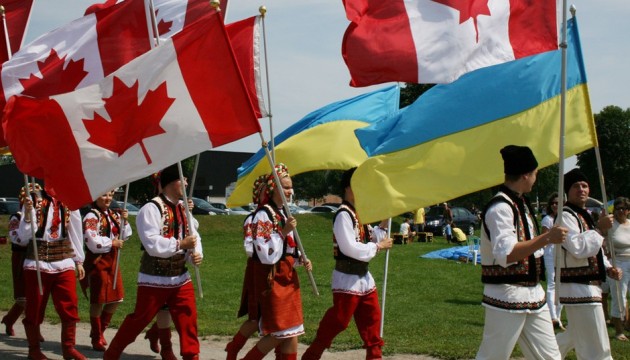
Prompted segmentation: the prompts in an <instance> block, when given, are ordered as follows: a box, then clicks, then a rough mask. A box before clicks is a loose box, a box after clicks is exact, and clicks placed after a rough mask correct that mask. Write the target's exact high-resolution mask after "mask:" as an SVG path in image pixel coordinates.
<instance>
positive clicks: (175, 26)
mask: <svg viewBox="0 0 630 360" xmlns="http://www.w3.org/2000/svg"><path fill="white" fill-rule="evenodd" d="M227 4H228V1H227V0H222V1H221V6H220V8H221V10H222V12H223V14H224V13H225V10H226V9H227ZM154 5H155V17H156V22H157V29H158V33H159V35H160V39H161V40H164V39H168V38H169V37H171V36H173V35H174V34H177V33H178V32H180V31H181V30H182V29H183V28H184V27H185V26H186V24H192V23H194V22H195V21H197V20H198V19H199V18H200V17H201V16H204V14H207V13H208V12H211V11H214V8H213V7H212V6H210V2H209V1H208V0H187V1H182V0H154ZM260 26H261V17H260V16H253V17H250V18H247V19H244V20H241V21H237V22H234V23H231V24H228V25H226V29H227V31H228V35H229V37H230V42H231V43H232V49H233V50H234V55H235V56H236V60H237V61H238V64H239V67H240V68H241V72H242V73H243V80H245V84H246V85H247V90H248V92H249V94H250V96H251V100H252V103H253V105H254V109H255V111H256V116H257V117H258V118H262V117H266V116H268V115H269V114H268V112H267V109H266V107H265V100H264V97H263V90H262V84H261V78H262V76H261V73H260V71H261V68H260V45H261V43H262V42H261V34H260Z"/></svg>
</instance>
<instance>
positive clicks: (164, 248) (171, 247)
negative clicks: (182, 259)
mask: <svg viewBox="0 0 630 360" xmlns="http://www.w3.org/2000/svg"><path fill="white" fill-rule="evenodd" d="M162 227H163V224H162V214H161V212H160V209H158V207H157V206H156V205H155V204H153V203H148V204H146V205H144V206H143V207H142V208H141V209H140V211H139V212H138V215H137V216H136V229H137V230H138V237H139V238H140V241H141V242H142V245H143V246H144V249H145V250H146V252H147V253H148V254H149V255H151V256H155V257H160V258H168V257H171V256H173V255H175V253H176V252H177V251H178V250H179V245H178V244H179V243H178V241H177V239H176V238H174V237H170V238H169V237H164V236H162Z"/></svg>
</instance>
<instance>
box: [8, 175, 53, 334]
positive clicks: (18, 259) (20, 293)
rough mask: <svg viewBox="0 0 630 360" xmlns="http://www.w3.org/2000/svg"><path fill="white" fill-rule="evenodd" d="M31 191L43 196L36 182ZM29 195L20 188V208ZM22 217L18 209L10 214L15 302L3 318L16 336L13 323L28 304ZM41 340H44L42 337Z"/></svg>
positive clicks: (31, 186) (31, 185)
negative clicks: (20, 236) (21, 236)
mask: <svg viewBox="0 0 630 360" xmlns="http://www.w3.org/2000/svg"><path fill="white" fill-rule="evenodd" d="M28 188H29V193H30V194H31V196H32V197H34V198H35V197H39V196H41V195H40V194H41V191H42V188H41V186H40V185H39V184H35V185H34V186H33V184H32V183H29V184H28ZM27 197H28V194H27V193H26V191H25V190H24V187H22V189H20V195H19V200H20V209H21V208H22V206H23V205H24V200H26V198H27ZM21 218H22V213H21V212H20V211H18V212H17V213H15V214H11V216H9V239H10V240H11V274H12V278H13V299H14V300H15V302H14V303H13V306H12V307H11V309H10V310H9V312H8V313H7V314H6V315H5V316H4V317H3V318H2V321H1V323H2V324H4V326H5V334H7V335H9V336H15V331H14V330H13V324H15V322H16V321H17V319H18V318H19V317H20V315H22V313H23V312H24V307H25V306H26V296H24V276H23V273H24V270H23V268H24V259H25V258H26V247H24V246H22V245H19V244H20V243H21V240H20V238H19V237H18V229H19V227H20V219H21ZM40 340H41V341H44V340H43V339H42V338H41V335H40Z"/></svg>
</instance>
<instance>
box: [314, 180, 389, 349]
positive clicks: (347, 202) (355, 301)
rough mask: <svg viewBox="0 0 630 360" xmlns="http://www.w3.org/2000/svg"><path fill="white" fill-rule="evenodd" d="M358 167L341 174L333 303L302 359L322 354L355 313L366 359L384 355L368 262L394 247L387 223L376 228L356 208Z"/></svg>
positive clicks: (336, 216) (373, 285)
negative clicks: (354, 185)
mask: <svg viewBox="0 0 630 360" xmlns="http://www.w3.org/2000/svg"><path fill="white" fill-rule="evenodd" d="M355 170H356V168H352V169H350V170H347V171H346V172H345V173H344V174H343V176H342V178H341V190H342V193H343V203H342V204H341V206H340V207H339V210H337V213H336V214H335V218H334V220H333V239H332V240H333V253H334V256H335V261H336V264H335V270H333V275H332V291H333V306H332V307H331V308H329V309H328V311H326V314H324V317H323V318H322V320H321V321H320V323H319V328H318V329H317V335H316V336H315V340H314V341H313V343H312V344H311V346H309V347H308V349H307V350H306V352H305V353H304V355H303V356H302V360H316V359H319V358H321V356H322V354H323V352H324V350H326V349H327V348H329V347H330V345H331V344H332V342H333V340H334V339H335V337H336V336H337V335H338V334H339V333H341V332H342V331H344V330H345V329H346V328H347V327H348V324H350V320H351V319H352V317H354V320H355V323H356V325H357V329H358V330H359V334H360V335H361V339H362V340H363V347H364V348H365V350H366V357H365V358H366V359H381V358H382V350H381V348H382V346H383V344H384V343H383V339H381V336H380V323H381V309H380V307H379V304H378V294H377V292H376V283H375V282H374V278H373V277H372V274H370V272H369V270H368V264H369V262H370V260H372V259H373V258H374V257H375V256H376V255H377V254H378V253H379V252H380V251H381V250H384V249H390V248H391V247H392V239H390V238H388V237H387V232H386V230H385V228H386V226H387V225H386V223H381V225H380V226H377V227H375V228H374V229H373V230H372V235H370V234H369V232H368V231H367V228H366V227H364V226H363V225H362V224H361V222H360V221H359V219H358V217H357V214H356V211H355V209H354V192H353V191H352V187H351V186H350V179H351V178H352V174H353V173H354V171H355Z"/></svg>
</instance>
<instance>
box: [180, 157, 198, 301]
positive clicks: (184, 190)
mask: <svg viewBox="0 0 630 360" xmlns="http://www.w3.org/2000/svg"><path fill="white" fill-rule="evenodd" d="M177 170H178V171H179V181H180V182H181V184H182V196H183V197H184V209H185V210H186V219H188V233H189V234H190V235H192V234H193V233H194V232H193V230H194V225H193V222H192V215H191V213H190V209H189V208H188V196H186V183H185V182H184V172H183V171H182V162H181V161H178V162H177ZM198 241H201V239H198ZM190 250H191V251H192V253H193V254H194V253H195V249H194V248H193V249H190ZM193 266H194V267H195V279H196V280H197V293H198V294H199V298H200V299H203V288H202V287H201V274H200V273H199V266H197V264H193Z"/></svg>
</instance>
